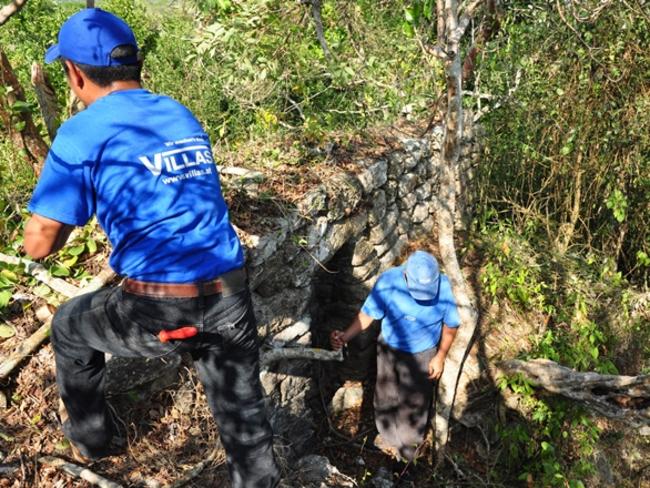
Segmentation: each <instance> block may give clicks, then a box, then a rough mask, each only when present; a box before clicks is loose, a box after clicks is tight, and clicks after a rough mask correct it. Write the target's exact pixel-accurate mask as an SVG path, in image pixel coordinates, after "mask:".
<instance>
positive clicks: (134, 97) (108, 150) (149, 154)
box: [28, 89, 244, 283]
mask: <svg viewBox="0 0 650 488" xmlns="http://www.w3.org/2000/svg"><path fill="white" fill-rule="evenodd" d="M28 208H29V210H30V212H32V213H35V214H38V215H42V216H44V217H48V218H50V219H53V220H57V221H59V222H62V223H64V224H71V225H78V226H81V225H84V224H85V223H86V222H88V220H89V219H90V218H91V217H92V215H93V214H96V215H97V220H98V221H99V224H100V225H101V226H102V228H103V229H104V231H105V232H106V234H107V236H108V238H109V240H110V242H111V244H112V246H113V253H112V254H111V258H110V264H111V266H112V267H113V269H114V270H115V271H116V272H117V273H119V274H121V275H124V276H128V277H130V278H135V279H139V280H144V281H155V282H166V283H190V282H198V281H207V280H210V279H212V278H215V277H216V276H218V275H220V274H222V273H224V272H226V271H229V270H232V269H235V268H239V267H241V266H242V265H243V262H244V258H243V253H242V249H241V244H240V242H239V239H238V237H237V235H236V234H235V231H234V229H233V227H232V225H231V224H230V221H229V218H228V210H227V208H226V204H225V202H224V199H223V196H222V194H221V186H220V183H219V175H218V174H217V168H216V166H215V163H214V158H213V156H212V150H211V147H210V141H209V139H208V136H207V135H206V133H205V131H204V130H203V128H202V127H201V125H200V123H199V122H198V121H197V120H196V118H195V117H194V116H193V115H192V113H191V112H190V111H189V110H188V109H187V108H185V107H184V106H183V105H181V104H180V103H178V102H176V101H174V100H172V99H171V98H169V97H165V96H161V95H156V94H153V93H150V92H149V91H147V90H144V89H135V90H123V91H117V92H113V93H111V94H110V95H107V96H104V97H102V98H100V99H98V100H97V101H95V102H94V103H93V104H91V105H90V106H89V107H88V108H87V109H86V110H84V111H82V112H80V113H78V114H77V115H75V116H74V117H72V118H71V119H69V120H68V121H67V122H66V123H65V124H63V125H62V126H61V127H60V128H59V131H58V134H57V136H56V138H55V140H54V142H53V144H52V147H51V149H50V152H49V154H48V157H47V160H46V162H45V166H44V167H43V172H42V174H41V177H40V180H39V182H38V185H37V186H36V189H35V191H34V195H33V197H32V200H31V202H30V204H29V207H28Z"/></svg>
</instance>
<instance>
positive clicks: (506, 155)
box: [474, 1, 650, 285]
mask: <svg viewBox="0 0 650 488" xmlns="http://www.w3.org/2000/svg"><path fill="white" fill-rule="evenodd" d="M503 7H504V9H505V10H504V11H503V13H502V16H501V19H500V22H501V30H500V32H499V34H498V35H497V36H496V37H495V38H494V39H492V40H491V41H490V42H489V43H488V44H487V46H486V47H485V49H484V51H483V52H482V55H481V56H480V59H479V63H478V66H479V68H478V71H479V75H480V76H479V75H477V77H476V78H477V79H480V84H479V85H477V86H475V87H474V89H475V90H476V92H480V93H487V94H489V95H490V96H492V97H496V99H497V100H499V99H500V100H501V102H503V105H502V106H501V108H499V109H496V110H493V111H492V112H490V113H489V114H488V115H487V116H486V117H484V119H483V124H484V126H485V129H486V141H485V147H486V153H485V158H484V160H483V164H482V165H481V168H480V169H481V182H480V187H481V188H482V191H483V195H484V202H483V203H484V204H485V205H488V206H494V207H495V208H497V209H498V210H499V211H504V212H508V213H510V214H511V215H513V216H514V217H516V218H518V219H519V220H520V221H527V220H531V219H532V220H537V221H538V225H539V226H541V227H543V228H545V229H546V232H547V239H548V240H550V241H553V242H555V243H556V247H557V248H558V249H559V250H561V251H566V250H567V249H570V248H573V249H574V250H583V251H585V252H586V251H588V250H590V249H593V250H596V251H598V252H601V253H604V254H607V255H609V256H612V257H613V259H614V260H615V262H616V263H617V267H618V268H619V270H620V271H622V272H623V273H624V274H625V275H626V276H628V277H629V278H630V279H632V280H633V281H634V282H636V283H638V284H643V283H645V284H646V285H647V284H648V281H647V278H648V264H649V263H648V260H646V259H645V258H644V256H645V257H647V255H648V254H649V251H650V248H649V246H650V234H649V232H650V231H649V229H650V221H649V220H648V219H649V216H650V179H649V178H648V175H649V174H650V157H649V156H648V155H649V154H650V115H649V114H650V111H649V110H648V108H649V107H650V92H648V89H647V79H648V76H649V75H650V72H649V71H648V66H650V54H649V53H650V49H649V48H650V19H649V18H648V16H647V15H643V12H642V11H641V10H640V8H641V7H639V8H637V7H636V6H632V5H630V4H628V3H627V2H609V3H607V4H606V5H605V4H601V3H599V2H596V1H589V2H564V3H561V2H558V3H555V2H550V3H549V2H542V1H533V2H519V1H510V2H506V3H505V4H504V6H503Z"/></svg>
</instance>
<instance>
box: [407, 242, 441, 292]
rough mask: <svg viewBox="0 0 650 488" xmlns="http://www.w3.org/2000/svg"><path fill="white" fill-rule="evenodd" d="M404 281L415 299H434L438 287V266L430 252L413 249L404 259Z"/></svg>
mask: <svg viewBox="0 0 650 488" xmlns="http://www.w3.org/2000/svg"><path fill="white" fill-rule="evenodd" d="M405 268H406V269H405V272H406V283H407V286H408V289H409V292H410V293H411V296H412V297H413V298H415V299H416V300H422V301H430V300H435V299H436V297H437V296H438V289H439V288H440V268H439V267H438V261H436V258H434V257H433V256H432V255H431V254H429V253H428V252H424V251H415V252H414V253H413V254H411V255H410V256H409V258H408V259H407V261H406V267H405Z"/></svg>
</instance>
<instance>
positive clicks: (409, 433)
mask: <svg viewBox="0 0 650 488" xmlns="http://www.w3.org/2000/svg"><path fill="white" fill-rule="evenodd" d="M437 351H438V348H437V347H434V348H432V349H427V350H426V351H422V352H418V353H415V354H412V353H408V352H404V351H400V350H398V349H393V348H392V347H390V346H389V345H387V344H386V343H385V342H383V340H382V339H381V337H380V338H379V340H378V343H377V382H376V384H375V398H374V401H373V403H374V407H375V425H376V426H377V430H378V431H379V434H380V435H381V437H382V438H383V440H384V441H386V442H387V443H388V444H389V445H391V446H392V447H394V448H395V449H396V450H397V452H398V453H399V456H400V457H401V458H402V459H405V460H408V461H410V460H412V459H415V457H416V456H417V455H418V448H419V446H420V445H421V444H422V441H423V440H424V434H425V433H426V430H427V425H428V420H429V408H430V406H431V399H432V397H433V387H434V383H433V381H432V380H430V379H429V362H430V361H431V359H432V358H433V357H434V356H435V355H436V352H437Z"/></svg>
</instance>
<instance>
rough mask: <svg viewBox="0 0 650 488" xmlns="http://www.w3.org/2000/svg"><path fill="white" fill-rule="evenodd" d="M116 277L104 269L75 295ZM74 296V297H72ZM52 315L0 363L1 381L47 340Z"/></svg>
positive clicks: (109, 270)
mask: <svg viewBox="0 0 650 488" xmlns="http://www.w3.org/2000/svg"><path fill="white" fill-rule="evenodd" d="M114 277H115V272H114V271H113V270H112V269H110V268H106V269H104V270H102V271H101V272H100V273H99V274H98V275H97V276H95V278H93V279H92V281H91V282H90V283H88V284H87V285H86V286H84V287H83V288H81V289H78V290H77V292H76V293H75V294H74V295H73V296H79V295H83V294H84V293H90V292H92V291H96V290H98V289H99V288H101V287H102V286H104V285H105V284H106V283H108V282H109V281H110V280H112V279H113V278H114ZM71 298H72V297H71ZM51 324H52V317H49V318H48V319H47V320H46V321H45V323H44V324H43V325H42V326H40V327H39V328H38V330H37V331H36V332H34V333H33V334H32V335H31V336H30V337H29V338H28V339H27V340H25V341H23V342H22V343H21V344H20V346H18V348H17V349H16V350H15V351H13V352H12V353H11V354H10V355H9V357H8V358H7V359H6V360H5V361H4V362H2V363H1V364H0V381H2V380H4V379H6V378H7V377H8V376H9V375H10V374H11V372H12V371H13V370H14V369H15V368H16V366H18V365H19V364H20V363H21V362H22V361H23V359H25V358H26V357H27V356H29V355H30V354H31V353H32V352H34V351H35V350H36V349H37V348H38V346H39V345H40V344H41V343H42V342H43V341H45V339H47V338H48V337H49V335H50V325H51Z"/></svg>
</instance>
